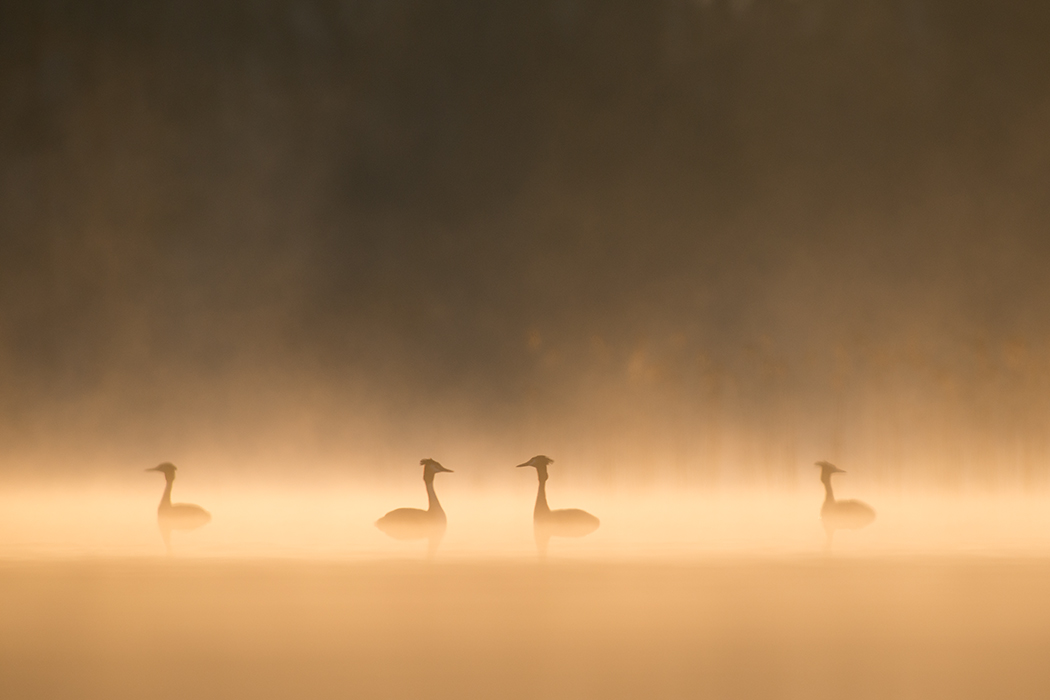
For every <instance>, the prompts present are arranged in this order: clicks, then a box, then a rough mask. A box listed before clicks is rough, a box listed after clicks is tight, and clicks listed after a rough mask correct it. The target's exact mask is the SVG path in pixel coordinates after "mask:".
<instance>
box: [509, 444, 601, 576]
mask: <svg viewBox="0 0 1050 700" xmlns="http://www.w3.org/2000/svg"><path fill="white" fill-rule="evenodd" d="M553 463H554V460H553V459H551V458H550V457H547V456H546V455H536V456H535V457H533V458H532V459H530V460H529V461H528V462H525V463H524V464H519V465H518V466H519V467H536V475H537V477H538V478H539V482H540V484H539V488H538V489H537V490H536V507H535V508H534V509H533V511H532V528H533V533H534V534H535V535H536V551H537V553H538V554H539V555H540V559H543V558H544V557H546V556H547V545H548V544H549V543H550V539H551V537H583V536H584V535H589V534H591V533H592V532H594V531H595V530H597V529H598V525H599V521H598V518H596V517H594V516H593V515H591V514H590V513H588V512H587V511H585V510H580V509H579V508H560V509H558V510H551V508H550V506H548V505H547V465H549V464H553Z"/></svg>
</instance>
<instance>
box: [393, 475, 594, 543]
mask: <svg viewBox="0 0 1050 700" xmlns="http://www.w3.org/2000/svg"><path fill="white" fill-rule="evenodd" d="M553 462H554V460H553V459H551V458H550V457H547V456H545V455H536V456H535V457H533V458H532V459H530V460H529V461H528V462H525V463H524V464H519V465H517V466H519V467H535V468H536V474H537V476H538V478H539V489H538V491H537V493H536V507H535V508H534V509H533V511H532V523H533V532H534V534H535V536H536V549H537V551H538V552H539V555H540V557H541V558H542V557H545V556H546V555H547V545H548V543H549V542H550V539H551V537H555V536H557V537H582V536H584V535H588V534H590V533H592V532H594V531H595V530H597V529H598V524H599V523H598V518H596V517H594V516H593V515H591V514H590V513H587V512H586V511H582V510H579V509H578V508H565V509H561V510H551V508H550V506H548V505H547V467H548V466H549V465H550V464H552V463H553ZM419 463H420V464H421V465H423V482H424V483H425V484H426V486H427V509H426V510H421V509H419V508H398V509H397V510H392V511H390V512H389V513H387V514H386V515H384V516H383V517H382V518H380V519H379V520H377V521H376V527H378V528H379V529H380V530H382V531H383V532H385V533H386V534H388V535H390V536H391V537H393V538H395V539H399V540H418V539H427V540H429V547H428V552H429V554H430V556H433V555H434V553H435V552H436V551H437V548H438V545H439V544H440V543H441V538H442V537H444V536H445V527H446V524H447V518H446V517H445V511H444V510H442V509H441V504H440V503H438V498H437V494H436V493H434V475H435V474H437V473H438V472H451V471H452V470H451V469H445V467H443V466H441V465H440V464H439V463H438V462H436V461H434V460H432V459H424V460H421V461H420V462H419Z"/></svg>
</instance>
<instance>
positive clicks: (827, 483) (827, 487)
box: [820, 474, 835, 503]
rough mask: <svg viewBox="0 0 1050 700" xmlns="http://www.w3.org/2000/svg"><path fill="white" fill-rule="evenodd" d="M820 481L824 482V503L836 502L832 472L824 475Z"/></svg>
mask: <svg viewBox="0 0 1050 700" xmlns="http://www.w3.org/2000/svg"><path fill="white" fill-rule="evenodd" d="M820 481H821V483H823V484H824V503H834V502H835V492H834V491H832V490H831V474H828V475H827V476H825V477H823V478H822V479H821V480H820Z"/></svg>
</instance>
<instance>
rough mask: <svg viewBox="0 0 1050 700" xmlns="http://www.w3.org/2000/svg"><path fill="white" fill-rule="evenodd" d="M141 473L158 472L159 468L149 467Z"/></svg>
mask: <svg viewBox="0 0 1050 700" xmlns="http://www.w3.org/2000/svg"><path fill="white" fill-rule="evenodd" d="M142 471H144V472H159V471H160V468H159V467H150V468H149V469H143V470H142Z"/></svg>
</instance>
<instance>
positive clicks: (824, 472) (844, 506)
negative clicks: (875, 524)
mask: <svg viewBox="0 0 1050 700" xmlns="http://www.w3.org/2000/svg"><path fill="white" fill-rule="evenodd" d="M816 466H818V467H820V482H821V483H822V484H824V505H822V506H821V507H820V520H821V522H823V523H824V533H825V534H826V535H827V541H826V542H825V545H824V546H825V548H826V549H830V548H831V539H832V537H834V535H835V530H859V529H860V528H862V527H865V526H867V525H870V524H871V523H872V521H873V520H875V509H874V508H872V507H871V506H869V505H868V504H867V503H864V502H862V501H857V500H847V501H836V500H835V492H834V491H832V490H831V475H832V474H845V473H846V472H845V471H844V470H842V469H839V468H838V467H836V466H835V465H834V464H832V463H831V462H817V463H816Z"/></svg>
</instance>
